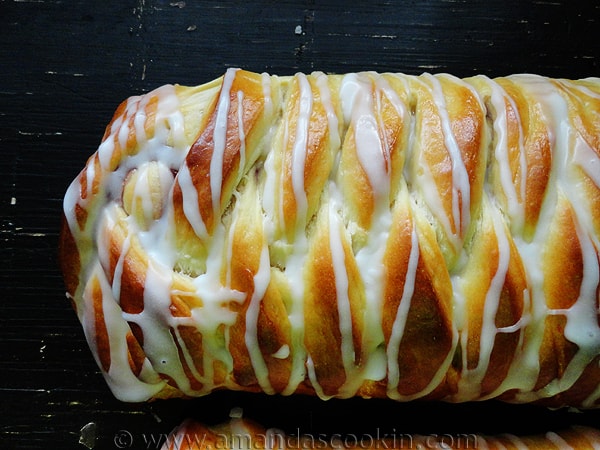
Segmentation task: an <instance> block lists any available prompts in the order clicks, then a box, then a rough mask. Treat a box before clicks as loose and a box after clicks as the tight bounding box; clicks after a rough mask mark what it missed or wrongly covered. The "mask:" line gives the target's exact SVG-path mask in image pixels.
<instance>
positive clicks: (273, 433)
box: [162, 417, 600, 450]
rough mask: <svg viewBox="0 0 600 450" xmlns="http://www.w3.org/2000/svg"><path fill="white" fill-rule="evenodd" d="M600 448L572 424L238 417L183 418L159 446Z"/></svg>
mask: <svg viewBox="0 0 600 450" xmlns="http://www.w3.org/2000/svg"><path fill="white" fill-rule="evenodd" d="M599 446H600V431H598V430H595V429H593V428H591V427H584V426H573V427H567V428H565V429H564V430H559V431H558V432H549V433H540V434H531V435H526V436H518V435H515V434H501V435H498V436H488V435H483V434H475V433H458V434H431V435H421V434H408V433H401V432H398V431H394V432H383V433H381V432H379V431H377V432H376V433H372V434H368V433H366V434H362V435H361V434H349V435H342V434H336V435H326V434H320V433H319V434H310V433H304V434H303V433H300V430H296V431H295V432H294V433H292V434H286V433H284V432H283V431H282V430H278V429H274V428H268V429H267V428H264V427H263V426H262V425H260V424H257V423H255V422H253V421H250V420H248V419H245V418H242V417H232V418H231V420H229V421H228V422H225V423H221V424H218V425H215V426H207V425H204V424H202V423H200V422H197V421H195V420H186V421H184V422H183V423H182V424H181V425H179V426H178V427H177V428H175V429H174V430H173V431H172V432H171V433H170V434H169V435H168V436H166V437H165V439H164V442H163V446H162V450H207V449H217V448H218V449H253V448H269V449H278V450H287V449H300V448H302V449H316V448H318V449H324V450H326V449H366V448H376V449H411V448H416V449H427V448H438V449H442V448H443V449H448V450H450V449H465V448H482V449H486V450H524V449H529V450H534V449H539V450H551V449H558V450H561V449H563V450H564V449H596V448H598V447H599Z"/></svg>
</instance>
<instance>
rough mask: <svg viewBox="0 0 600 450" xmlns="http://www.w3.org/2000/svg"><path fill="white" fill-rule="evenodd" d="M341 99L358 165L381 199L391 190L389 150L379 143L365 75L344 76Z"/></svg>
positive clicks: (378, 134) (368, 81)
mask: <svg viewBox="0 0 600 450" xmlns="http://www.w3.org/2000/svg"><path fill="white" fill-rule="evenodd" d="M341 99H342V108H343V110H344V115H346V114H350V122H351V124H352V126H353V128H354V137H355V141H356V154H357V156H358V159H359V161H360V164H361V166H362V168H363V169H364V171H365V174H366V175H367V178H368V180H369V184H370V185H371V188H372V189H373V191H374V192H373V193H374V195H375V197H376V198H379V197H383V196H384V195H385V194H387V193H388V192H389V188H390V182H389V179H390V178H389V175H390V174H389V171H388V166H389V164H390V154H389V150H390V149H389V148H388V146H386V145H384V144H383V143H382V142H381V137H380V130H379V123H378V120H377V118H376V117H375V113H374V105H373V85H372V82H371V80H369V79H368V78H366V77H365V76H364V75H362V76H361V75H357V74H349V75H346V76H345V77H344V80H343V82H342V87H341ZM378 106H379V105H378ZM350 111H351V113H350ZM383 134H385V133H383Z"/></svg>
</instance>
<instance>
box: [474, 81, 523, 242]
mask: <svg viewBox="0 0 600 450" xmlns="http://www.w3.org/2000/svg"><path fill="white" fill-rule="evenodd" d="M476 78H477V79H479V80H481V81H483V82H485V83H486V84H487V86H488V87H489V88H490V90H491V95H490V102H491V106H492V108H493V110H494V117H493V119H494V122H493V132H494V136H495V138H496V145H495V146H494V151H493V154H494V159H495V161H496V163H497V164H498V172H499V174H500V184H501V186H502V191H503V193H504V195H505V196H506V202H505V203H504V205H503V206H505V207H506V214H508V216H509V217H510V224H511V230H513V231H514V232H521V231H522V229H523V225H524V222H525V203H524V202H525V189H526V183H525V181H526V179H527V159H526V154H525V149H524V144H523V130H522V127H521V120H520V117H519V111H518V109H517V107H516V105H515V103H514V100H513V99H512V98H510V97H509V96H508V94H507V93H506V92H505V91H504V89H503V88H502V87H501V86H500V85H499V84H498V83H497V82H495V81H494V80H490V79H489V78H488V77H485V76H483V75H479V76H477V77H476ZM507 101H508V102H509V104H510V106H511V109H512V112H513V114H515V115H516V117H517V121H518V125H519V170H520V173H521V177H520V183H519V184H518V185H517V186H515V182H514V181H515V178H516V177H515V176H514V174H513V171H512V170H511V167H510V161H509V151H508V121H507V116H508V112H507V108H506V102H507Z"/></svg>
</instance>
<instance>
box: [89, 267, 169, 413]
mask: <svg viewBox="0 0 600 450" xmlns="http://www.w3.org/2000/svg"><path fill="white" fill-rule="evenodd" d="M89 279H90V283H89V284H88V287H90V286H91V283H93V281H94V280H97V281H98V282H99V285H100V289H101V291H102V310H103V313H104V324H105V326H106V331H107V334H108V338H109V348H110V367H109V368H108V372H104V376H105V378H106V380H107V382H108V384H109V385H110V387H111V390H112V391H113V392H114V393H115V395H116V396H117V397H118V398H120V399H122V400H123V401H137V399H139V398H140V395H143V396H146V395H155V394H157V393H158V392H160V391H161V390H162V389H163V388H164V385H165V383H164V381H162V380H161V379H160V378H159V377H158V374H157V373H156V372H155V371H154V369H153V368H152V366H150V365H149V364H146V363H144V365H143V368H142V372H141V373H140V375H139V376H136V375H135V374H134V373H133V372H132V371H131V368H130V367H129V360H128V348H127V343H126V335H127V333H128V332H129V331H130V329H129V325H128V324H127V322H126V319H125V318H124V317H123V316H122V311H121V308H119V306H118V305H117V302H116V300H115V299H114V298H113V296H112V289H111V286H110V284H109V283H108V280H107V279H106V276H105V274H104V271H103V269H102V268H101V267H100V265H99V264H98V263H96V264H95V265H94V267H93V269H92V271H91V273H90V278H89ZM90 296H91V292H90V291H89V290H87V289H86V290H85V291H84V292H83V298H82V300H83V305H85V307H84V308H85V310H84V311H85V312H84V314H83V316H82V317H83V321H82V324H83V328H84V331H85V335H86V338H87V340H88V344H89V345H90V348H91V349H92V350H93V353H94V357H95V358H96V361H97V362H98V365H99V366H100V360H99V356H98V355H99V353H98V350H97V349H96V344H95V336H96V330H95V328H94V323H95V316H94V311H93V310H92V308H91V307H90V308H89V309H88V305H89V306H91V304H92V299H91V297H90Z"/></svg>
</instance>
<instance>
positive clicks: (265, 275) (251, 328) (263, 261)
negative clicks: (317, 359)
mask: <svg viewBox="0 0 600 450" xmlns="http://www.w3.org/2000/svg"><path fill="white" fill-rule="evenodd" d="M270 280H271V265H270V261H269V249H268V247H267V246H266V243H264V244H263V247H262V250H261V253H260V264H259V267H258V271H257V272H256V274H255V275H254V291H253V292H252V297H251V298H250V304H249V306H248V310H247V312H246V333H245V341H246V348H247V349H248V353H249V354H250V360H251V361H252V367H253V368H254V373H255V374H256V379H257V380H258V384H259V385H260V387H261V388H262V390H263V391H264V392H266V393H267V394H274V393H275V391H274V389H273V387H272V386H271V382H270V381H269V369H268V367H267V364H266V363H265V360H264V358H263V355H262V353H261V349H260V345H259V342H258V327H257V323H258V315H259V313H260V303H261V300H262V298H263V297H264V295H265V292H266V290H267V287H268V285H269V282H270Z"/></svg>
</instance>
